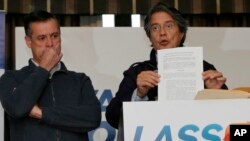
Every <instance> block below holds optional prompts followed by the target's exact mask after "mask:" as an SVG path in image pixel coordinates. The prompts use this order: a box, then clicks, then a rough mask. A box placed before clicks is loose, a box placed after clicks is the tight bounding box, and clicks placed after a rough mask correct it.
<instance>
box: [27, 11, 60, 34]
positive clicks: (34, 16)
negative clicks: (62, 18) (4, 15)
mask: <svg viewBox="0 0 250 141" xmlns="http://www.w3.org/2000/svg"><path fill="white" fill-rule="evenodd" d="M50 19H55V20H56V21H57V24H58V28H59V29H60V27H59V23H58V20H57V18H56V16H55V15H53V14H51V13H49V12H47V11H44V10H37V11H33V12H31V13H29V14H28V15H26V16H25V17H24V30H25V34H26V35H27V36H31V30H30V25H31V23H34V22H45V21H48V20H50Z"/></svg>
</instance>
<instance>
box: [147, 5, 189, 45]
mask: <svg viewBox="0 0 250 141" xmlns="http://www.w3.org/2000/svg"><path fill="white" fill-rule="evenodd" d="M157 12H166V13H168V14H169V15H170V16H171V17H172V18H173V19H174V20H175V22H176V23H177V25H178V27H179V30H180V32H181V33H184V36H183V38H182V39H181V42H180V46H183V43H184V42H185V39H186V33H187V22H186V20H185V19H184V17H183V16H182V14H181V12H180V11H178V10H177V9H176V8H174V7H171V6H169V5H167V4H166V3H163V2H159V3H157V4H156V5H155V6H154V7H152V8H151V9H150V11H149V13H148V15H147V16H146V18H145V20H144V30H145V31H146V34H147V36H148V37H149V38H150V30H149V29H150V26H151V25H150V20H151V17H152V15H153V14H154V13H157Z"/></svg>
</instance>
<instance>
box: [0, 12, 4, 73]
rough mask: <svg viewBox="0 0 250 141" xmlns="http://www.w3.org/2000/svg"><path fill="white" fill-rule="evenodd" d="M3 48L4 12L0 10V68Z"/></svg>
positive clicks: (2, 66)
mask: <svg viewBox="0 0 250 141" xmlns="http://www.w3.org/2000/svg"><path fill="white" fill-rule="evenodd" d="M4 50H5V12H4V11H0V69H4V62H5V61H4V60H5V57H4V56H5V55H4Z"/></svg>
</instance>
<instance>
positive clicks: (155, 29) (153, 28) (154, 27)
mask: <svg viewBox="0 0 250 141" xmlns="http://www.w3.org/2000/svg"><path fill="white" fill-rule="evenodd" d="M159 29H160V28H159V26H157V25H155V26H152V30H153V31H158V30H159Z"/></svg>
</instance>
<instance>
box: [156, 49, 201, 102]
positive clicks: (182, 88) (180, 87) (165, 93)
mask: <svg viewBox="0 0 250 141" xmlns="http://www.w3.org/2000/svg"><path fill="white" fill-rule="evenodd" d="M157 57H158V73H159V74H160V75H161V80H160V83H159V85H158V100H159V101H165V100H174V99H175V100H177V99H188V100H189V99H190V100H191V99H194V97H195V95H196V94H197V92H198V91H200V90H202V89H204V81H203V80H202V72H203V48H202V47H178V48H172V49H162V50H158V52H157Z"/></svg>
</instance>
